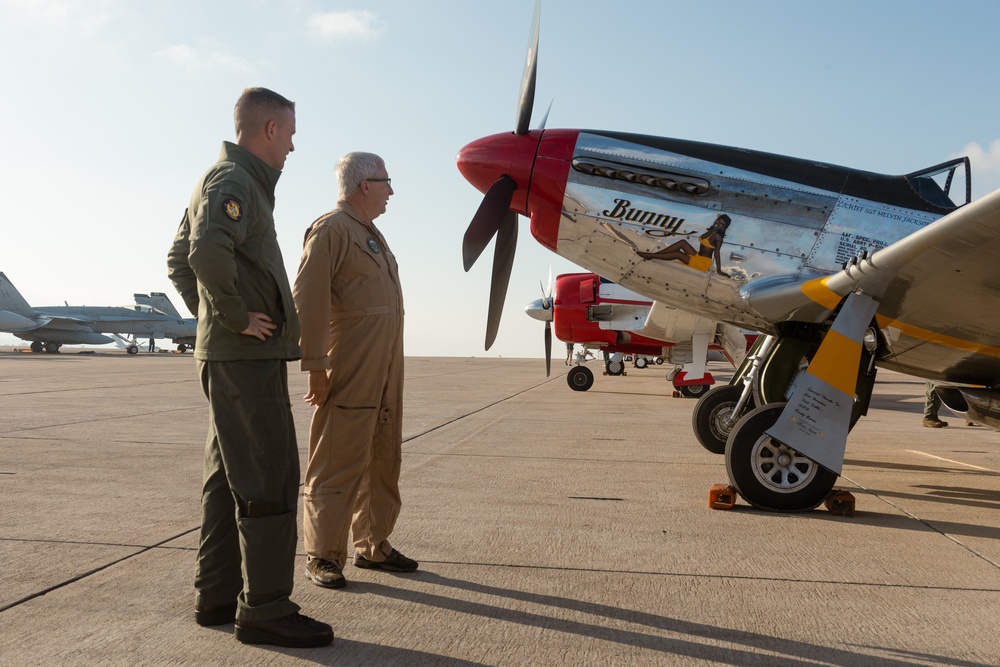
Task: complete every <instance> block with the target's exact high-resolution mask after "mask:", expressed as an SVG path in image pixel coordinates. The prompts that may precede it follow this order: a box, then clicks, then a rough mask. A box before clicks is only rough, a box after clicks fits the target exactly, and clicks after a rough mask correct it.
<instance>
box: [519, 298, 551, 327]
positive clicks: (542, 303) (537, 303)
mask: <svg viewBox="0 0 1000 667" xmlns="http://www.w3.org/2000/svg"><path fill="white" fill-rule="evenodd" d="M524 312H526V313H527V314H528V317H530V318H532V319H535V320H538V321H539V322H551V321H552V302H551V301H546V300H545V299H535V300H534V301H532V302H531V303H529V304H528V305H527V306H525V307H524Z"/></svg>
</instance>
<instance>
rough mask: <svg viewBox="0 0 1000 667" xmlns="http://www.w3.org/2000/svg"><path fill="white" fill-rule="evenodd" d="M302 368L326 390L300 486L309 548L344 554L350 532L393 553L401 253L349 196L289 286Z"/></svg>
mask: <svg viewBox="0 0 1000 667" xmlns="http://www.w3.org/2000/svg"><path fill="white" fill-rule="evenodd" d="M292 295H293V298H294V299H295V306H296V308H297V310H298V312H299V319H300V322H301V326H302V339H301V346H302V362H301V368H302V370H303V371H312V370H319V369H322V370H326V371H328V376H329V380H330V382H329V393H328V395H327V399H326V402H325V403H324V404H323V405H321V406H319V407H318V408H316V411H315V413H314V414H313V418H312V423H311V425H310V428H309V463H308V466H307V468H306V474H305V490H304V492H303V509H304V512H303V532H304V540H305V550H306V553H307V554H308V555H309V556H311V557H313V558H323V559H326V560H330V561H333V562H334V563H337V564H338V565H339V566H340V567H341V568H343V567H344V565H346V562H347V557H348V554H347V535H348V530H352V531H353V536H354V548H355V549H356V550H357V552H358V553H359V554H361V555H362V556H364V557H365V558H367V559H368V560H371V561H376V562H381V561H383V560H385V558H386V557H387V556H388V555H389V554H390V553H391V552H392V547H391V546H390V545H389V541H388V537H389V534H390V533H391V532H392V529H393V526H394V525H395V523H396V517H397V516H398V515H399V509H400V507H401V506H402V502H401V500H400V497H399V471H400V464H401V462H402V441H403V424H402V409H403V293H402V291H401V290H400V285H399V271H398V267H397V265H396V258H395V257H393V255H392V252H391V251H390V250H389V246H388V244H387V243H386V242H385V239H384V238H383V237H382V234H381V233H380V232H379V231H378V230H377V229H376V228H375V226H374V225H372V224H369V223H365V222H363V221H362V220H361V217H360V216H359V215H358V213H357V212H356V211H355V210H354V209H353V208H352V207H351V206H350V204H348V203H347V202H345V201H340V202H337V208H335V209H334V210H333V211H331V212H330V213H327V214H326V215H324V216H322V217H321V218H319V219H318V220H316V222H314V223H313V224H312V225H311V226H310V228H309V231H308V232H307V233H306V241H305V248H304V250H303V253H302V262H301V264H300V265H299V272H298V275H297V276H296V277H295V284H294V286H293V288H292Z"/></svg>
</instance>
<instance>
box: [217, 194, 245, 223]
mask: <svg viewBox="0 0 1000 667" xmlns="http://www.w3.org/2000/svg"><path fill="white" fill-rule="evenodd" d="M222 210H224V211H225V212H226V215H227V216H229V219H230V220H232V221H233V222H239V221H240V220H242V219H243V208H242V207H241V206H240V203H239V202H238V201H236V200H235V199H233V198H232V197H229V198H228V199H226V200H225V201H223V202H222Z"/></svg>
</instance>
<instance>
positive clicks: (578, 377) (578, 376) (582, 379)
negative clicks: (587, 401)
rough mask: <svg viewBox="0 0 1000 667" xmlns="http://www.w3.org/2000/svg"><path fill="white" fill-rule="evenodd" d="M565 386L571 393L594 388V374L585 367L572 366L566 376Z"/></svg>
mask: <svg viewBox="0 0 1000 667" xmlns="http://www.w3.org/2000/svg"><path fill="white" fill-rule="evenodd" d="M566 384H568V385H569V388H570V389H572V390H573V391H587V390H588V389H590V388H591V387H592V386H594V374H593V373H592V372H591V370H590V369H589V368H587V367H586V366H574V367H573V368H572V369H570V372H569V373H567V374H566Z"/></svg>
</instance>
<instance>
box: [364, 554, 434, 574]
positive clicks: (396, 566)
mask: <svg viewBox="0 0 1000 667" xmlns="http://www.w3.org/2000/svg"><path fill="white" fill-rule="evenodd" d="M419 566H420V564H419V563H418V562H417V561H415V560H413V559H412V558H407V557H406V556H404V555H403V554H401V553H399V552H398V551H396V550H395V549H393V550H392V553H391V554H389V557H388V558H386V559H385V560H383V561H378V562H376V561H373V560H368V559H367V558H365V557H364V556H362V555H361V554H354V567H360V568H363V569H366V570H385V571H386V572H413V571H414V570H416V569H417V567H419Z"/></svg>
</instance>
